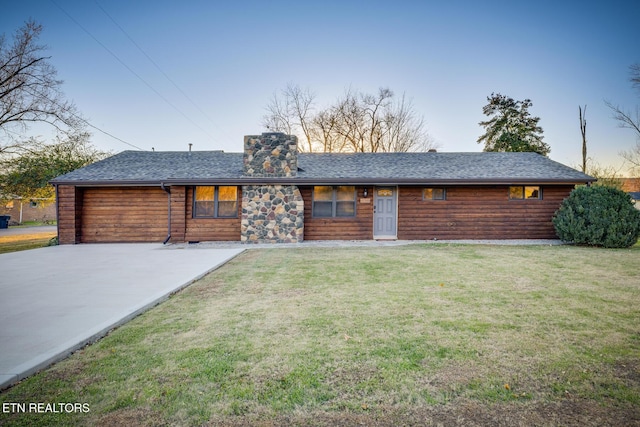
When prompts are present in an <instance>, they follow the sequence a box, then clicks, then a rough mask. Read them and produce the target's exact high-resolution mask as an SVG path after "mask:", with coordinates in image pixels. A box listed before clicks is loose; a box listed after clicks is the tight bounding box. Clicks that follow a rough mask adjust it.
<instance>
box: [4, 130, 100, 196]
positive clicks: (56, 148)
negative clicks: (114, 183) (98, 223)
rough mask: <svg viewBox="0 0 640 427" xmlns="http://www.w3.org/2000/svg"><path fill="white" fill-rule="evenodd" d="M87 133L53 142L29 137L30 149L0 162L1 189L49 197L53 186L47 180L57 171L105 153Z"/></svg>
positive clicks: (67, 170)
mask: <svg viewBox="0 0 640 427" xmlns="http://www.w3.org/2000/svg"><path fill="white" fill-rule="evenodd" d="M89 137H90V135H89V134H88V133H81V134H74V135H67V136H65V137H64V138H60V137H58V138H57V141H56V142H55V143H54V144H44V143H42V142H40V141H38V140H36V139H33V138H32V139H31V140H29V141H28V143H27V144H25V146H28V147H29V149H28V150H25V151H23V152H21V153H20V154H18V155H14V156H13V157H12V158H11V159H8V160H6V159H5V160H4V161H3V162H2V163H1V164H0V166H1V167H2V170H3V171H4V172H3V173H1V174H0V193H1V194H2V195H3V196H4V197H7V196H14V195H15V196H20V197H22V198H23V199H33V198H45V199H46V198H52V197H53V195H54V193H53V186H52V185H50V184H49V181H50V180H51V179H53V178H55V177H57V176H59V175H62V174H65V173H67V172H71V171H73V170H75V169H78V168H81V167H83V166H87V165H89V164H91V163H93V162H96V161H98V160H101V159H104V158H105V157H108V156H109V155H110V153H106V152H102V151H99V150H97V149H96V148H95V147H93V146H92V145H91V144H90V142H89Z"/></svg>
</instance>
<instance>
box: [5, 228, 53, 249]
mask: <svg viewBox="0 0 640 427" xmlns="http://www.w3.org/2000/svg"><path fill="white" fill-rule="evenodd" d="M56 235H57V233H56V232H55V231H54V232H52V233H34V234H22V235H17V236H0V254H5V253H9V252H18V251H26V250H29V249H37V248H44V247H45V246H50V245H51V244H52V241H51V239H53V238H54V237H56Z"/></svg>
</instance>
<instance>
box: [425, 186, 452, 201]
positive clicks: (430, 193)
mask: <svg viewBox="0 0 640 427" xmlns="http://www.w3.org/2000/svg"><path fill="white" fill-rule="evenodd" d="M445 199H446V192H445V191H444V188H425V189H423V190H422V200H445Z"/></svg>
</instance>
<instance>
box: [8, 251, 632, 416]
mask: <svg viewBox="0 0 640 427" xmlns="http://www.w3.org/2000/svg"><path fill="white" fill-rule="evenodd" d="M639 261H640V247H638V246H636V247H634V248H633V249H626V250H603V249H594V248H582V247H572V246H516V247H511V246H474V245H410V246H401V247H385V248H363V247H359V248H335V249H323V248H315V249H314V248H297V249H295V248H294V249H265V250H255V249H254V250H250V251H247V252H245V253H244V254H242V255H240V256H239V257H236V258H235V259H234V260H232V261H231V262H229V263H228V264H227V265H225V266H224V267H222V268H221V269H219V270H217V271H215V272H213V273H212V274H210V275H208V276H207V277H205V278H203V279H202V280H200V281H198V282H197V283H195V284H193V285H192V286H190V287H189V288H187V289H186V290H184V291H182V292H180V293H178V294H176V295H174V296H173V297H172V298H170V299H169V300H168V301H166V302H164V303H163V304H161V305H160V306H158V307H156V308H154V309H152V310H151V311H149V312H147V313H146V314H144V315H142V316H140V317H138V318H136V319H134V320H133V321H131V322H130V323H128V324H127V325H125V326H123V327H121V328H119V329H118V330H116V331H113V332H112V333H111V334H110V335H109V336H107V337H106V338H104V339H103V340H101V341H99V342H98V343H96V344H94V345H92V346H89V347H87V348H85V349H84V350H82V351H80V352H78V353H76V354H74V355H73V356H71V357H70V358H69V359H67V360H65V361H63V362H60V363H58V364H57V365H55V366H53V367H52V368H50V369H48V370H46V371H45V372H42V373H40V374H38V375H36V376H34V377H32V378H30V379H28V380H26V381H24V382H22V383H21V384H19V385H17V386H15V387H13V388H12V389H10V390H8V391H5V392H4V393H2V394H0V404H1V403H12V402H14V403H15V402H23V403H28V402H51V403H59V402H72V403H87V404H88V405H89V407H90V411H89V412H88V413H84V414H4V413H0V424H7V425H56V424H64V425H73V424H81V425H105V426H106V425H203V424H205V425H207V424H208V425H216V426H217V425H265V426H266V425H310V426H311V425H360V424H362V425H437V424H441V425H468V424H472V423H476V424H475V425H629V424H631V425H633V424H634V423H635V424H636V425H637V424H639V423H640V263H639ZM88 285H90V283H89V284H88ZM472 425H473V424H472Z"/></svg>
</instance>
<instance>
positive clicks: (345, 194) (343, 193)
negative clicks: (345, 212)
mask: <svg viewBox="0 0 640 427" xmlns="http://www.w3.org/2000/svg"><path fill="white" fill-rule="evenodd" d="M337 193H338V194H337V196H336V200H338V201H341V202H346V201H354V200H355V199H356V187H354V186H348V185H342V186H339V187H338V191H337Z"/></svg>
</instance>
